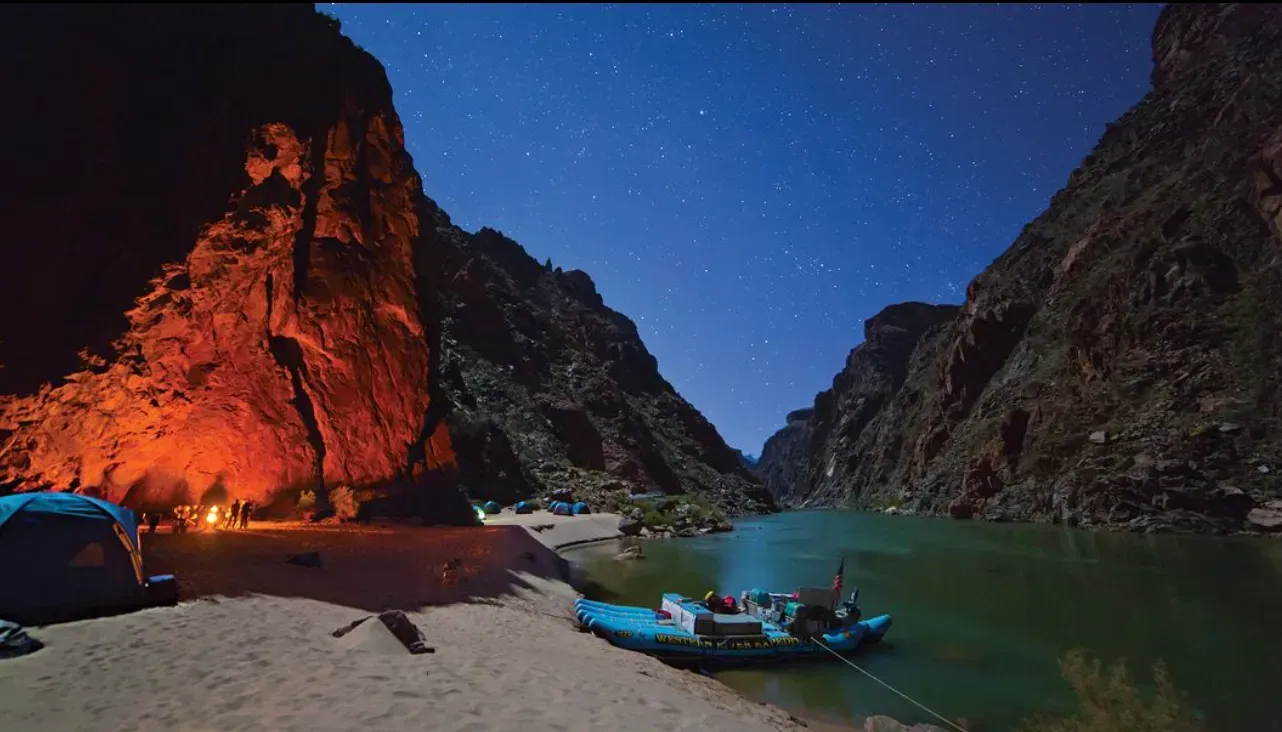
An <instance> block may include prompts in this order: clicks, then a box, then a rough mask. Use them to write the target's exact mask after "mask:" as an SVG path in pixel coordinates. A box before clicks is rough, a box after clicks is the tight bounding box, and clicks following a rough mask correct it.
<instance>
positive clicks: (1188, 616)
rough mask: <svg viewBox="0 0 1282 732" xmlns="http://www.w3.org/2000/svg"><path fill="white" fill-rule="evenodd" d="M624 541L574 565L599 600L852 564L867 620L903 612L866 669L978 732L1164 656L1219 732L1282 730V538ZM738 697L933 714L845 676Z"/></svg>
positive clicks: (739, 534)
mask: <svg viewBox="0 0 1282 732" xmlns="http://www.w3.org/2000/svg"><path fill="white" fill-rule="evenodd" d="M617 551H618V548H617V547H616V546H614V545H612V544H606V545H597V546H590V547H585V548H582V549H578V550H575V551H572V552H570V553H568V554H567V556H568V557H569V558H570V559H571V560H572V561H573V562H574V563H575V564H576V565H577V566H578V567H579V568H580V569H581V570H582V571H583V572H584V574H585V575H586V578H587V579H588V580H589V583H588V586H587V587H588V589H587V594H588V595H589V596H591V597H593V598H594V599H599V600H604V601H607V602H619V603H627V604H635V605H645V606H649V607H655V606H657V604H658V601H659V596H660V595H661V594H662V593H663V592H665V591H667V592H681V593H684V594H687V595H691V596H698V597H702V596H703V595H704V593H705V592H707V591H708V590H709V589H713V588H715V589H717V590H718V591H719V593H720V594H734V595H735V596H736V597H737V596H738V594H739V591H740V590H741V589H746V588H750V587H763V588H769V589H772V590H785V589H787V590H789V591H790V590H792V589H795V588H796V587H797V586H798V585H807V586H816V587H824V586H829V585H830V584H831V582H832V579H833V575H834V574H835V573H836V570H837V565H838V561H839V559H840V558H842V557H844V558H845V567H846V575H845V577H846V580H845V582H846V584H845V586H846V589H847V593H843V594H848V591H849V590H850V589H851V588H853V587H855V586H858V587H859V589H860V592H861V594H860V606H861V607H862V609H863V611H864V615H865V616H866V617H867V616H871V615H876V614H880V613H882V612H889V613H891V614H892V615H893V616H894V626H893V627H892V628H891V630H890V633H889V634H888V636H887V639H886V641H887V642H886V643H885V644H883V645H881V646H877V647H872V648H869V649H867V651H866V652H862V653H860V654H857V655H856V656H855V657H854V660H855V661H856V662H857V663H859V664H860V665H862V666H863V667H864V668H866V669H868V670H869V671H870V672H872V673H873V674H875V675H877V676H878V677H879V678H881V679H883V680H885V681H886V682H888V683H890V684H891V685H893V686H895V687H896V688H899V689H901V690H902V691H904V692H905V693H907V694H909V695H911V696H913V697H915V698H917V699H918V700H920V701H922V702H924V703H925V704H926V705H927V706H928V707H931V708H933V709H935V710H936V711H939V712H941V713H943V714H944V715H945V716H948V717H950V718H953V719H958V718H961V719H965V720H966V721H967V723H968V724H969V725H970V727H971V729H972V731H973V732H988V731H994V732H997V731H1004V730H1013V729H1015V728H1016V727H1018V725H1019V722H1020V721H1021V720H1022V719H1024V718H1026V717H1028V716H1029V715H1031V714H1033V713H1034V712H1038V711H1046V712H1052V713H1066V712H1069V711H1071V710H1072V709H1073V708H1074V706H1075V697H1074V696H1073V694H1072V692H1071V691H1070V689H1069V688H1068V686H1067V685H1066V684H1065V683H1064V682H1063V680H1062V679H1061V678H1060V676H1059V668H1058V665H1057V659H1058V658H1060V657H1061V656H1062V655H1063V654H1064V653H1065V652H1066V651H1068V650H1070V649H1082V650H1084V651H1086V652H1088V653H1091V654H1095V655H1097V656H1098V657H1100V658H1102V659H1103V660H1104V661H1105V663H1108V662H1110V661H1112V660H1114V659H1116V658H1119V657H1124V658H1126V659H1127V660H1128V662H1129V667H1130V670H1131V674H1132V678H1134V679H1136V680H1139V681H1143V682H1145V683H1148V682H1150V681H1151V679H1152V673H1151V669H1152V664H1153V663H1154V662H1155V661H1157V660H1158V659H1162V660H1163V661H1164V662H1165V664H1166V666H1167V668H1168V670H1169V672H1170V675H1171V677H1172V679H1173V681H1174V683H1175V685H1176V686H1177V687H1178V688H1179V689H1181V690H1183V691H1184V692H1185V693H1186V694H1187V695H1188V700H1189V702H1190V703H1191V705H1192V706H1193V707H1194V708H1195V709H1196V710H1197V713H1198V714H1199V715H1201V716H1202V717H1203V718H1204V719H1205V721H1206V724H1207V728H1208V729H1209V730H1215V731H1216V732H1237V731H1238V730H1265V729H1282V694H1279V691H1278V689H1279V687H1278V684H1279V683H1282V542H1277V541H1267V540H1247V539H1223V538H1214V537H1204V536H1147V535H1136V534H1119V533H1096V532H1086V531H1080V530H1073V529H1065V528H1059V527H1050V526H1039V525H1030V524H998V523H982V522H967V521H952V520H948V519H936V518H922V517H910V516H884V515H880V514H867V513H855V512H846V511H794V512H787V513H783V514H777V515H773V516H767V517H763V518H753V519H747V520H743V521H739V522H737V523H736V530H735V531H734V532H733V533H728V534H719V535H713V536H707V537H702V538H698V539H678V540H664V541H651V542H648V543H647V544H646V545H645V553H646V559H644V560H641V561H618V560H615V559H614V558H613V557H614V554H615V553H616V552H617ZM717 676H718V678H719V679H720V680H722V681H723V682H724V683H726V684H727V685H729V686H731V687H732V688H734V689H736V690H738V691H740V692H742V693H744V694H746V695H747V696H749V697H751V698H754V699H758V700H761V701H766V702H770V703H773V704H777V705H779V706H781V707H784V708H787V709H791V710H794V711H796V712H798V713H799V714H803V715H808V716H810V717H811V718H816V719H825V720H829V721H844V722H849V723H852V724H862V720H863V719H864V718H865V717H866V716H868V715H871V714H887V715H890V716H892V717H895V718H897V719H899V720H901V721H904V722H935V723H936V724H938V722H937V721H936V720H932V719H931V718H930V716H929V715H927V714H925V713H924V712H922V711H920V710H919V709H917V708H916V707H914V706H912V705H911V704H909V703H908V702H906V701H903V700H901V699H900V698H898V697H897V696H895V695H894V694H892V693H890V692H888V691H886V690H885V689H883V688H882V687H880V686H878V685H877V684H875V683H874V682H872V681H870V680H869V679H867V678H865V677H864V676H863V675H861V674H859V673H857V672H856V671H854V670H853V669H850V668H848V667H846V666H843V665H841V664H839V663H813V664H807V665H801V666H791V667H770V668H765V669H753V670H736V671H726V672H722V673H719V674H718V675H717Z"/></svg>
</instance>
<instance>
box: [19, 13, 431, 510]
mask: <svg viewBox="0 0 1282 732" xmlns="http://www.w3.org/2000/svg"><path fill="white" fill-rule="evenodd" d="M15 15H16V16H17V17H16V25H15V26H14V27H21V28H22V29H23V35H24V36H25V37H26V38H28V39H30V44H31V46H33V47H28V48H23V47H21V46H19V47H17V48H15V47H12V46H10V47H8V48H7V49H6V51H5V53H6V55H7V54H15V53H16V54H17V55H16V56H15V58H13V59H8V60H9V61H12V63H6V64H5V66H6V68H9V69H11V70H13V69H19V68H27V69H28V70H29V71H30V72H31V73H30V74H26V75H22V74H19V76H21V77H23V78H21V79H19V81H18V86H19V89H18V92H17V93H18V98H17V100H14V99H12V98H11V99H10V100H9V101H10V102H11V103H13V102H15V101H16V102H17V103H16V104H14V106H13V107H12V108H14V109H25V110H28V115H27V116H26V117H25V118H24V119H21V120H13V119H10V120H8V121H6V122H5V124H6V125H13V124H19V125H21V127H22V128H23V131H25V134H22V133H21V132H19V131H16V130H15V131H14V136H12V137H10V138H9V139H11V140H24V141H25V142H24V143H22V144H20V145H19V146H18V148H17V149H15V148H11V149H10V151H11V152H16V153H17V157H18V160H17V161H16V168H17V169H16V170H14V169H12V168H11V169H10V174H12V175H14V178H13V180H14V181H18V180H21V181H24V184H22V185H20V186H18V187H17V188H16V189H11V190H12V192H13V193H14V194H15V195H8V196H7V197H6V198H7V200H5V202H4V204H3V205H4V207H5V219H6V220H8V221H10V222H11V224H10V226H9V228H8V231H7V232H6V235H5V236H6V238H7V239H8V242H7V243H6V246H5V250H6V253H7V254H6V256H7V257H8V259H9V263H8V264H9V266H6V267H4V268H3V270H2V273H0V291H4V292H6V293H7V295H8V299H9V301H10V303H11V304H10V307H9V308H8V309H7V310H6V311H5V312H4V314H3V316H2V317H3V320H0V364H3V368H0V394H3V395H5V396H0V482H2V483H5V484H7V486H8V487H9V488H10V489H14V488H16V489H20V490H22V489H32V488H42V487H50V488H56V489H67V488H71V489H78V490H84V491H92V492H96V493H99V494H101V495H104V496H106V497H108V498H110V499H112V500H124V501H126V502H128V503H130V504H134V505H141V504H144V503H169V502H174V501H179V500H188V499H189V500H195V499H200V498H201V497H202V496H203V495H205V494H206V493H207V492H208V491H210V490H211V489H212V490H213V491H214V493H215V494H220V495H230V496H239V497H249V498H253V499H255V500H257V501H259V502H260V503H264V502H267V501H269V500H270V498H271V497H272V496H273V494H275V493H277V492H279V491H280V490H282V489H285V488H290V487H311V486H316V485H321V484H324V485H328V486H333V485H335V484H339V483H349V484H354V485H369V484H376V483H381V482H388V481H392V480H399V482H401V483H406V482H419V483H422V482H425V481H426V482H431V481H430V480H426V478H427V476H429V475H430V474H431V473H433V472H434V471H440V470H442V469H444V470H449V469H451V468H452V467H453V461H454V458H453V453H452V450H451V448H450V442H449V438H448V435H447V434H446V432H445V428H444V424H443V422H442V421H441V418H442V416H443V415H441V414H439V412H441V411H442V410H441V409H433V394H432V383H433V380H432V379H431V378H429V375H430V370H431V361H432V350H433V344H434V334H433V333H432V332H430V329H429V328H428V327H427V326H425V318H424V316H423V314H422V308H424V307H428V305H426V304H424V303H423V302H421V298H425V297H426V293H425V291H424V290H425V286H424V284H423V282H422V281H420V278H419V276H418V274H417V270H416V267H421V266H423V264H424V263H423V262H422V261H418V262H416V258H418V259H419V260H422V259H423V258H425V257H430V256H431V252H430V246H429V245H428V244H427V243H424V242H421V241H420V222H419V213H420V208H421V206H422V205H423V200H424V199H423V196H422V191H421V185H420V181H419V177H418V175H417V173H415V171H414V169H413V167H412V164H411V161H410V159H409V156H408V154H407V153H406V152H405V147H404V141H403V139H402V133H401V126H400V123H399V121H398V119H397V117H396V114H395V112H394V110H393V108H392V104H391V90H390V88H389V87H388V84H387V81H386V78H385V76H384V74H383V71H382V68H381V67H380V66H379V65H378V63H377V62H376V61H374V60H373V59H372V58H371V57H369V56H368V55H367V54H365V53H364V52H363V51H361V50H359V49H358V48H356V47H355V46H354V45H353V44H351V43H350V42H349V41H348V40H347V39H345V38H343V37H342V36H341V35H340V34H339V33H338V31H337V28H336V27H334V25H333V24H332V23H331V22H330V21H328V19H325V18H323V17H322V16H319V15H316V14H315V13H313V12H312V10H311V9H310V8H308V7H306V6H302V7H301V8H299V7H284V8H279V7H268V8H265V9H264V8H257V7H255V8H245V7H221V6H213V7H205V8H201V9H199V10H191V9H190V8H188V9H187V10H185V11H182V12H180V11H177V10H173V9H160V10H157V9H154V8H152V9H144V8H132V9H121V8H111V9H107V10H100V9H93V10H90V9H87V8H84V7H81V8H76V9H74V10H72V9H69V8H52V9H51V8H38V9H37V8H26V9H23V10H21V11H18V12H17V13H16V14H15ZM36 46H38V47H40V48H44V49H50V48H68V49H76V51H75V53H69V54H61V55H57V57H55V58H52V60H51V62H50V65H48V66H41V67H38V68H33V67H31V66H30V61H29V59H31V58H44V57H49V56H51V54H48V53H37V50H38V49H37V48H35V47H36ZM24 58H25V59H28V62H27V63H26V64H23V63H22V59H24ZM15 295H16V297H15ZM15 301H16V302H17V303H20V304H21V305H22V307H13V303H14V302H15ZM120 313H124V314H125V317H124V319H121V317H120ZM406 479H412V481H411V480H406ZM220 488H221V489H222V490H220Z"/></svg>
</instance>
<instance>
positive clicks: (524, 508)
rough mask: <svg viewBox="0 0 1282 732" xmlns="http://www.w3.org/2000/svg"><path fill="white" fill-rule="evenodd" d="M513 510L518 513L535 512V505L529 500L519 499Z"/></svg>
mask: <svg viewBox="0 0 1282 732" xmlns="http://www.w3.org/2000/svg"><path fill="white" fill-rule="evenodd" d="M512 510H513V511H515V512H516V513H534V506H532V505H531V504H530V502H529V501H518V502H517V504H516V506H514V507H513V509H512Z"/></svg>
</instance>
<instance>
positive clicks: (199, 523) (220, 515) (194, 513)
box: [144, 498, 254, 534]
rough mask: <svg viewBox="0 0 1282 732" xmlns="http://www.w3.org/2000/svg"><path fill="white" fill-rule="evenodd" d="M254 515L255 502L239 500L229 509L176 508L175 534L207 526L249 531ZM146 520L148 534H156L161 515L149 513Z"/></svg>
mask: <svg viewBox="0 0 1282 732" xmlns="http://www.w3.org/2000/svg"><path fill="white" fill-rule="evenodd" d="M253 515H254V502H253V501H250V500H243V501H242V500H241V499H239V498H237V499H236V500H235V501H232V504H231V506H229V507H227V508H220V507H219V506H208V505H196V506H175V507H174V533H175V534H185V533H187V530H188V529H190V528H195V529H197V530H199V529H201V528H204V525H205V524H209V525H211V526H217V527H219V528H223V529H238V528H239V529H247V528H249V519H250V517H252V516H253ZM144 520H145V521H146V523H147V531H148V533H152V534H154V533H156V527H157V526H158V525H159V524H160V514H159V513H156V512H154V511H152V512H149V513H147V514H146V515H145V516H144Z"/></svg>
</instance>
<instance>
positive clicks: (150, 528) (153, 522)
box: [147, 511, 160, 534]
mask: <svg viewBox="0 0 1282 732" xmlns="http://www.w3.org/2000/svg"><path fill="white" fill-rule="evenodd" d="M159 525H160V514H159V513H157V512H155V511H152V512H151V513H149V514H147V533H148V534H154V533H156V527H157V526H159Z"/></svg>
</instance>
